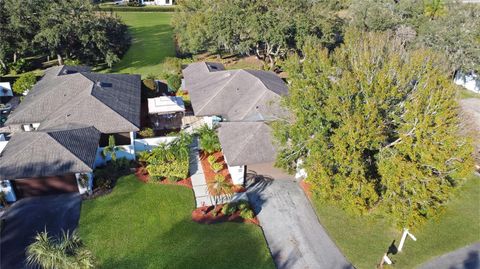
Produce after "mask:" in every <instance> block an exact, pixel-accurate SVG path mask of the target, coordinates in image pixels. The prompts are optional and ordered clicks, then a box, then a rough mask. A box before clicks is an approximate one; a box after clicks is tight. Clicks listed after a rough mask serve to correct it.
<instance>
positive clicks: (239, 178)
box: [227, 164, 245, 185]
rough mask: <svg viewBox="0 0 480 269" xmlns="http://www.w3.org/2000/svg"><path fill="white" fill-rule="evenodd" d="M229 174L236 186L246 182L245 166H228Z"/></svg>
mask: <svg viewBox="0 0 480 269" xmlns="http://www.w3.org/2000/svg"><path fill="white" fill-rule="evenodd" d="M227 167H228V172H229V173H230V175H231V176H232V182H233V184H235V185H243V183H244V182H245V166H243V165H242V166H230V165H228V164H227Z"/></svg>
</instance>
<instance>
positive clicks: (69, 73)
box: [7, 66, 141, 133]
mask: <svg viewBox="0 0 480 269" xmlns="http://www.w3.org/2000/svg"><path fill="white" fill-rule="evenodd" d="M140 96H141V80H140V76H139V75H124V74H96V73H90V72H89V69H88V68H87V67H70V66H59V67H53V68H49V69H48V70H47V71H46V72H45V75H44V77H43V78H42V79H41V80H40V81H39V82H38V83H37V84H36V85H35V86H34V87H33V89H32V91H31V92H30V93H29V94H28V95H27V96H26V98H25V100H24V101H23V102H22V103H21V104H20V105H19V106H18V108H17V109H16V110H15V111H14V112H13V113H12V115H10V117H9V118H8V120H7V124H29V123H41V125H40V127H41V128H42V129H45V128H49V127H51V126H53V125H56V124H58V123H68V122H78V123H81V124H85V125H89V126H95V127H96V128H97V129H98V130H99V131H101V132H102V133H118V132H130V131H138V127H139V126H140Z"/></svg>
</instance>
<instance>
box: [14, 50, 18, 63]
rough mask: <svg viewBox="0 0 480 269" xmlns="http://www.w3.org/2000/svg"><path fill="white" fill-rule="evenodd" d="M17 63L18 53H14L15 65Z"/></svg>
mask: <svg viewBox="0 0 480 269" xmlns="http://www.w3.org/2000/svg"><path fill="white" fill-rule="evenodd" d="M16 62H17V52H14V53H13V63H16Z"/></svg>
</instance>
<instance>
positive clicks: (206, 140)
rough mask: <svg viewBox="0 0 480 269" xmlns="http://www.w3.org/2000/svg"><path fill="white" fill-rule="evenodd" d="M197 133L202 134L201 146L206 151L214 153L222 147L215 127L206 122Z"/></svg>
mask: <svg viewBox="0 0 480 269" xmlns="http://www.w3.org/2000/svg"><path fill="white" fill-rule="evenodd" d="M197 133H198V135H199V136H200V147H201V148H202V150H203V151H205V152H206V153H208V154H212V153H214V152H215V151H219V150H221V149H222V147H221V145H220V140H219V139H218V136H217V133H216V132H215V129H212V128H210V127H208V126H207V125H206V124H205V125H203V126H202V127H200V128H199V129H198V130H197Z"/></svg>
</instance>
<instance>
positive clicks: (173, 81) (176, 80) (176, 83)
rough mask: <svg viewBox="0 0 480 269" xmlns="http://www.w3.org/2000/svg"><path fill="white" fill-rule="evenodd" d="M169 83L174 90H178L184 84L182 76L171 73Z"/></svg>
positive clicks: (168, 77)
mask: <svg viewBox="0 0 480 269" xmlns="http://www.w3.org/2000/svg"><path fill="white" fill-rule="evenodd" d="M167 84H168V86H169V87H170V88H171V89H172V90H173V91H174V92H177V91H178V89H180V86H182V78H181V77H180V75H178V74H170V75H168V76H167Z"/></svg>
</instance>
